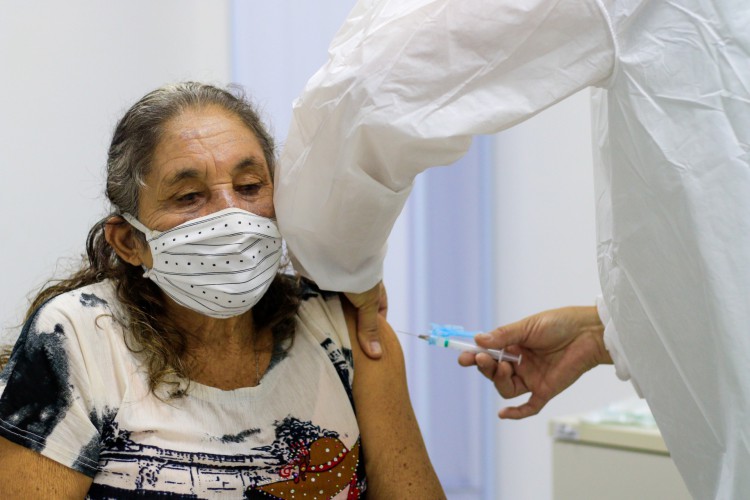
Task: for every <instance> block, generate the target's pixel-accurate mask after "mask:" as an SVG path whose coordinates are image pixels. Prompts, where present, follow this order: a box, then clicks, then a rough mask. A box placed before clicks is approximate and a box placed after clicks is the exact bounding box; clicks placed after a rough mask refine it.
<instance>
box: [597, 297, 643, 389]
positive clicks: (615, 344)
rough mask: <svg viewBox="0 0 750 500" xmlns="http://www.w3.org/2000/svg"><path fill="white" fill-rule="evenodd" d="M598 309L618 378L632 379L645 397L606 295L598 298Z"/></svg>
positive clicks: (634, 386) (605, 344)
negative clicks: (613, 318) (633, 372)
mask: <svg viewBox="0 0 750 500" xmlns="http://www.w3.org/2000/svg"><path fill="white" fill-rule="evenodd" d="M596 310H597V312H598V313H599V319H600V320H601V322H602V324H603V325H604V347H606V348H607V352H609V355H610V357H611V358H612V362H613V363H614V364H615V373H616V374H617V378H619V379H620V380H623V381H627V380H630V383H631V384H633V388H634V389H635V392H636V393H638V396H639V397H643V394H642V393H641V388H640V387H639V386H638V382H636V380H635V379H634V378H633V377H632V375H631V374H630V366H629V365H628V360H627V359H626V358H625V352H624V351H623V349H622V345H621V344H620V338H619V337H618V335H617V329H616V328H615V324H614V322H613V321H612V316H610V314H609V309H607V304H606V302H604V297H602V296H601V295H599V296H598V297H597V298H596Z"/></svg>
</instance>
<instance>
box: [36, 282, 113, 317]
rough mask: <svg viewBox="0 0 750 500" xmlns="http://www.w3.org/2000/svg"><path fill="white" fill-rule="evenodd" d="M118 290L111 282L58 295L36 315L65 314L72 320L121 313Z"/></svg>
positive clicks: (46, 303)
mask: <svg viewBox="0 0 750 500" xmlns="http://www.w3.org/2000/svg"><path fill="white" fill-rule="evenodd" d="M117 304H118V300H117V290H116V287H115V285H114V283H112V282H111V281H110V280H104V281H99V282H97V283H92V284H89V285H86V286H82V287H80V288H75V289H73V290H69V291H67V292H65V293H61V294H60V295H56V296H55V297H53V298H51V299H50V300H48V301H47V302H45V303H44V304H42V305H41V306H40V307H39V309H37V311H36V313H35V314H36V315H40V314H51V313H56V312H57V313H63V314H66V315H68V316H70V317H71V318H74V317H75V316H80V315H82V316H90V315H91V314H94V315H97V316H98V315H101V314H107V313H110V314H115V313H119V307H118V306H117Z"/></svg>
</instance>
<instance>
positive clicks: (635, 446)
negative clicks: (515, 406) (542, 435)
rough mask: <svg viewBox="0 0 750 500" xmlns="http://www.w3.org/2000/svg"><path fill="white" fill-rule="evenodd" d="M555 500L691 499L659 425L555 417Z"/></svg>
mask: <svg viewBox="0 0 750 500" xmlns="http://www.w3.org/2000/svg"><path fill="white" fill-rule="evenodd" d="M549 430H550V434H551V436H552V439H553V444H552V447H553V450H552V485H553V486H552V489H553V498H554V499H555V500H587V499H591V500H594V499H596V500H600V499H605V500H633V499H637V500H650V499H653V500H665V499H668V500H682V499H685V500H689V499H690V498H691V497H690V494H689V493H688V490H687V488H686V487H685V483H684V482H683V481H682V478H681V477H680V474H679V472H678V471H677V468H676V467H675V465H674V463H673V462H672V459H671V458H670V456H669V452H668V451H667V448H666V446H665V445H664V441H663V440H662V438H661V434H660V433H659V430H658V428H657V427H655V426H653V427H650V426H649V427H643V426H637V425H622V424H612V423H599V422H592V421H590V420H587V418H585V417H583V416H570V417H561V418H556V419H553V420H552V421H551V422H550V427H549Z"/></svg>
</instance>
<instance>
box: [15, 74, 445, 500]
mask: <svg viewBox="0 0 750 500" xmlns="http://www.w3.org/2000/svg"><path fill="white" fill-rule="evenodd" d="M107 167H108V175H107V196H108V198H109V199H110V201H111V202H112V205H113V207H114V210H113V215H111V216H109V217H107V218H105V219H104V220H103V221H102V222H101V223H99V224H97V225H96V226H95V227H94V228H93V229H92V230H91V232H90V234H89V237H88V243H87V250H88V264H87V265H86V266H84V268H83V269H82V270H81V271H79V272H78V273H76V274H75V275H73V276H71V277H69V278H68V279H66V280H63V281H61V282H59V283H57V284H55V285H53V286H50V287H48V288H47V289H46V290H44V291H42V292H41V294H40V295H39V296H38V297H37V298H36V300H35V301H34V302H33V304H32V307H31V309H30V311H29V315H28V318H27V321H26V324H25V325H24V327H23V330H22V332H21V335H20V337H19V339H18V342H17V344H16V346H15V347H14V349H13V352H12V354H11V356H10V359H9V360H8V362H7V365H6V367H5V369H4V371H3V372H2V375H0V391H1V396H0V436H2V437H0V488H1V489H2V491H3V495H2V496H3V498H14V499H18V498H34V499H37V498H84V497H85V498H130V497H136V496H137V497H139V498H142V497H144V496H145V497H156V496H159V497H161V496H167V497H173V498H284V499H286V498H296V499H302V498H304V499H313V498H348V499H351V498H359V497H361V496H363V494H364V492H365V490H366V491H367V492H368V493H369V495H370V497H372V498H429V499H434V498H441V497H443V496H444V495H443V492H442V490H441V487H440V484H439V482H438V480H437V477H436V476H435V473H434V471H433V469H432V466H431V464H430V461H429V458H428V456H427V453H426V451H425V448H424V444H423V442H422V439H421V436H420V433H419V429H418V427H417V423H416V421H415V418H414V415H413V411H412V409H411V406H410V403H409V398H408V393H407V389H406V382H405V372H404V366H403V358H402V354H401V351H400V349H399V344H398V341H397V340H396V339H395V336H394V334H393V331H392V330H391V329H390V328H389V327H388V325H387V324H386V323H385V322H382V324H381V334H382V335H383V339H384V341H383V353H384V355H383V359H382V360H381V361H371V360H369V359H368V358H367V357H366V356H364V355H363V354H362V353H361V351H360V350H359V346H358V343H357V342H356V341H352V339H353V338H355V337H354V336H355V335H356V312H355V313H353V308H352V307H351V305H350V304H348V303H347V302H346V300H345V299H342V298H340V297H339V296H338V295H336V294H330V293H326V292H321V291H319V290H317V289H315V288H314V286H312V285H309V284H305V283H299V282H298V281H296V280H294V279H293V278H291V277H290V276H288V275H286V274H283V273H280V272H279V263H280V258H281V253H282V243H281V238H280V235H279V233H278V231H277V229H276V225H275V223H274V207H273V196H272V194H273V170H274V168H273V167H274V147H273V142H272V140H271V138H270V137H269V135H268V133H267V132H266V131H265V130H264V128H263V126H262V124H261V123H260V121H259V119H258V117H257V115H256V113H255V112H254V111H253V109H252V108H251V107H250V105H249V104H248V103H247V102H245V101H244V100H243V99H242V98H240V97H237V96H235V95H234V94H232V93H230V92H227V91H224V90H220V89H217V88H215V87H212V86H208V85H202V84H197V83H185V84H179V85H172V86H167V87H164V88H161V89H158V90H156V91H154V92H151V93H150V94H148V95H146V96H145V97H143V98H142V99H141V100H140V101H139V102H137V103H136V104H135V105H134V106H133V107H132V108H131V109H130V110H129V111H128V112H127V113H126V114H125V116H124V117H123V118H122V119H121V120H120V122H119V124H118V125H117V128H116V130H115V134H114V137H113V140H112V145H111V147H110V150H109V158H108V165H107ZM355 367H356V370H355Z"/></svg>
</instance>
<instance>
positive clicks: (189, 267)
mask: <svg viewBox="0 0 750 500" xmlns="http://www.w3.org/2000/svg"><path fill="white" fill-rule="evenodd" d="M122 216H123V217H124V218H125V220H127V221H128V222H129V223H130V224H131V225H132V226H133V227H135V228H137V229H138V230H140V231H141V232H143V233H144V234H145V235H146V240H147V241H148V244H149V247H150V249H151V256H152V257H153V267H152V268H151V269H146V268H145V267H144V269H146V273H145V274H144V275H143V276H144V277H145V278H149V279H151V281H153V282H154V283H156V284H157V285H159V288H161V289H162V290H163V291H164V293H166V294H167V295H169V296H170V297H171V298H172V299H173V300H174V301H175V302H177V303H178V304H180V305H182V306H185V307H187V308H189V309H192V310H193V311H197V312H199V313H201V314H205V315H206V316H211V317H212V318H231V317H233V316H238V315H240V314H242V313H244V312H246V311H248V310H250V308H252V307H253V306H254V305H255V304H256V303H257V302H258V301H259V300H260V298H261V297H262V296H263V294H265V293H266V290H268V287H269V286H270V284H271V281H273V279H274V277H275V276H276V272H277V270H278V269H279V263H280V261H281V235H280V234H279V230H278V228H277V227H276V222H275V221H274V220H272V219H268V218H266V217H261V216H259V215H255V214H252V213H250V212H247V211H245V210H241V209H238V208H227V209H225V210H221V211H219V212H215V213H212V214H210V215H206V216H204V217H198V218H197V219H192V220H189V221H187V222H185V223H183V224H180V225H179V226H176V227H174V228H172V229H169V230H167V231H163V232H161V231H153V230H151V229H149V228H147V227H146V226H144V225H143V224H141V223H140V222H139V221H138V219H136V218H135V217H133V216H132V215H130V214H123V215H122Z"/></svg>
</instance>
